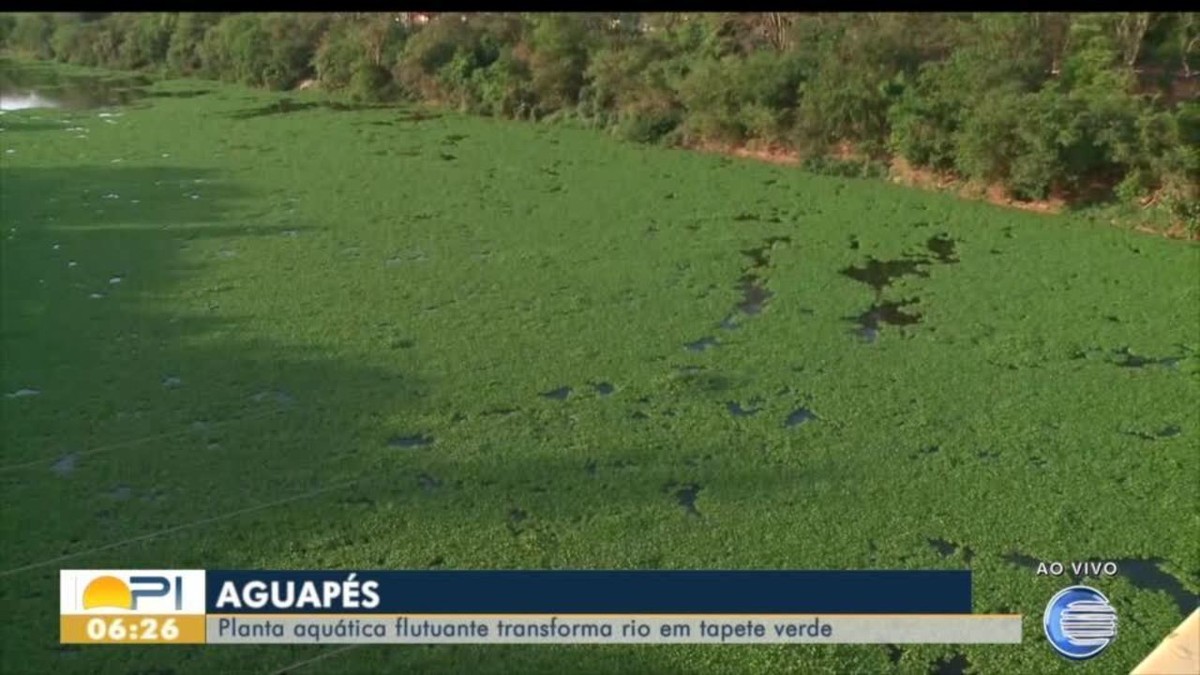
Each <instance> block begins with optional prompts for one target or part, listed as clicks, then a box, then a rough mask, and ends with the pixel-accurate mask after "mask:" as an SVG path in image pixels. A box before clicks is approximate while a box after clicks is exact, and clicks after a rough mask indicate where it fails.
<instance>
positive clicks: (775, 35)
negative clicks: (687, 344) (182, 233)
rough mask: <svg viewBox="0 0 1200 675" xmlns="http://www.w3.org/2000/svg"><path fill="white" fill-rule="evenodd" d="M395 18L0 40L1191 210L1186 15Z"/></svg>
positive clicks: (41, 27) (124, 18)
mask: <svg viewBox="0 0 1200 675" xmlns="http://www.w3.org/2000/svg"><path fill="white" fill-rule="evenodd" d="M399 16H400V15H398V14H388V13H337V14H317V13H307V14H302V13H272V14H251V13H234V14H200V13H180V14H175V13H154V14H151V13H143V14H136V13H111V14H109V13H92V14H45V13H40V14H39V13H27V14H13V15H0V44H3V45H4V46H5V47H6V48H7V49H9V50H12V51H14V52H17V53H19V54H25V55H28V56H35V57H38V58H56V59H59V60H63V61H68V62H71V63H78V64H81V65H92V66H107V67H113V68H125V69H140V68H165V69H167V70H169V71H171V72H174V73H178V74H183V75H192V74H195V75H203V76H208V77H213V78H219V79H224V80H229V81H235V82H240V83H244V84H249V85H254V86H260V87H268V88H272V89H288V88H292V87H294V86H296V84H297V83H299V82H300V81H302V80H304V79H306V78H308V77H312V76H315V77H316V78H317V79H318V80H319V82H320V83H321V85H322V87H323V88H324V89H326V90H328V91H334V92H345V93H347V94H348V95H350V96H352V97H354V98H356V99H359V100H366V101H378V100H386V99H389V98H393V97H396V96H398V95H399V96H406V97H408V98H411V99H415V100H420V101H426V102H431V103H441V104H447V105H452V106H454V107H456V108H459V109H461V110H464V111H470V112H475V113H480V114H485V115H496V116H502V117H509V118H518V119H553V120H565V119H571V120H575V121H578V122H581V123H583V124H586V125H588V126H591V127H593V128H601V129H608V130H610V131H611V132H613V133H614V134H616V135H618V136H620V137H622V138H625V139H629V140H636V141H641V142H663V141H672V142H674V141H680V142H683V143H685V144H709V143H714V142H715V143H723V144H734V143H741V142H746V141H757V142H765V143H770V144H784V145H788V144H790V145H792V146H794V147H795V148H796V149H799V150H801V151H802V152H803V153H804V154H805V155H806V156H818V157H819V156H824V155H831V154H832V153H831V150H832V149H833V148H837V147H840V146H843V145H847V144H848V145H850V146H851V147H853V148H854V149H856V150H857V151H859V152H860V153H863V154H865V155H866V156H869V157H872V158H875V159H882V158H884V157H886V156H888V155H899V156H901V157H903V158H905V159H906V160H907V161H908V162H909V163H910V164H912V165H914V166H917V167H923V168H927V169H932V170H935V171H953V172H957V173H959V174H962V175H963V176H965V177H967V178H970V179H974V180H978V181H983V182H986V183H989V184H999V185H1001V186H1003V187H1006V188H1008V189H1009V190H1010V191H1011V192H1012V193H1013V194H1016V195H1018V196H1024V197H1029V198H1039V197H1046V196H1048V195H1051V194H1060V195H1063V196H1066V197H1067V198H1069V199H1083V198H1084V196H1085V195H1087V199H1096V198H1100V199H1104V198H1107V199H1117V200H1120V201H1122V202H1126V203H1132V202H1138V203H1141V202H1145V201H1147V200H1149V202H1150V203H1152V204H1154V205H1155V206H1156V208H1161V210H1163V211H1164V212H1170V213H1176V214H1188V213H1191V211H1189V209H1190V208H1192V207H1191V206H1190V204H1191V203H1192V202H1193V201H1194V195H1195V190H1193V189H1191V187H1190V186H1191V183H1192V182H1194V181H1192V180H1191V179H1192V178H1194V169H1193V168H1191V167H1192V166H1193V164H1194V156H1195V152H1196V147H1197V143H1196V141H1195V140H1193V139H1192V138H1191V137H1190V136H1189V135H1188V134H1187V133H1185V131H1184V129H1185V128H1187V125H1188V123H1187V122H1186V120H1185V118H1186V117H1187V114H1190V113H1187V114H1185V113H1182V112H1179V111H1181V110H1182V108H1183V107H1186V106H1187V100H1186V99H1187V97H1188V93H1187V92H1188V87H1189V86H1193V87H1194V85H1189V82H1190V80H1189V79H1188V77H1186V76H1187V75H1188V74H1189V73H1192V72H1193V71H1194V70H1195V69H1196V68H1200V63H1197V56H1198V54H1197V52H1200V19H1197V15H1196V13H1154V14H1150V13H1124V14H1118V13H1080V14H1069V15H1068V14H1052V13H979V14H964V13H955V14H949V13H933V14H922V15H917V14H887V13H867V14H828V13H827V14H797V13H773V14H749V13H682V12H675V13H662V14H641V15H638V14H622V15H620V16H619V19H620V21H619V23H615V24H614V23H613V22H612V20H613V19H614V18H617V16H618V15H615V14H596V13H551V14H544V13H543V14H516V13H481V14H473V15H468V16H464V15H460V14H455V13H443V14H439V15H437V16H436V17H435V18H434V19H433V21H431V22H430V23H428V24H427V25H416V26H411V27H407V26H406V25H405V24H403V23H401V22H400V21H399ZM1135 66H1136V67H1137V68H1139V69H1141V72H1140V74H1139V73H1138V72H1135V70H1134V67H1135ZM1193 98H1194V96H1193ZM1181 99H1183V103H1182V105H1181V104H1180V103H1179V101H1180V100H1181ZM839 166H840V165H839ZM814 169H815V170H820V171H829V170H831V169H828V168H826V167H825V166H824V165H820V166H818V165H814ZM832 170H833V171H836V172H846V171H851V170H850V169H843V168H837V169H832ZM853 171H858V170H857V169H854V170H853Z"/></svg>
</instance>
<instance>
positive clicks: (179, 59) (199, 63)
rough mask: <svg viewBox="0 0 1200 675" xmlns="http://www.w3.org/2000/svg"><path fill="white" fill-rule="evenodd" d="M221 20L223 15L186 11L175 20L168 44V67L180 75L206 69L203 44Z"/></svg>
mask: <svg viewBox="0 0 1200 675" xmlns="http://www.w3.org/2000/svg"><path fill="white" fill-rule="evenodd" d="M220 21H221V15H219V14H209V13H190V12H185V13H182V14H180V15H179V18H178V20H176V22H175V30H174V32H173V33H171V40H170V42H169V43H168V45H167V68H168V69H169V70H170V71H171V72H173V73H178V74H180V75H192V74H195V73H200V72H201V71H203V70H204V56H203V52H202V46H203V44H204V40H205V36H206V35H207V33H208V31H209V30H210V29H211V28H212V27H213V26H215V25H217V23H219V22H220Z"/></svg>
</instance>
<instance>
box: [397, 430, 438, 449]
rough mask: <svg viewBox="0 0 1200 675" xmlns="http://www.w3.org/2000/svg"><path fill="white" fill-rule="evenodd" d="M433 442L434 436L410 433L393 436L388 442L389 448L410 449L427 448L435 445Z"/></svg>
mask: <svg viewBox="0 0 1200 675" xmlns="http://www.w3.org/2000/svg"><path fill="white" fill-rule="evenodd" d="M433 442H434V438H433V436H429V435H426V434H409V435H406V436H401V435H397V436H392V437H391V438H389V439H388V441H387V444H388V447H389V448H402V449H406V450H408V449H412V448H425V447H428V446H430V445H433Z"/></svg>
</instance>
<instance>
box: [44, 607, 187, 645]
mask: <svg viewBox="0 0 1200 675" xmlns="http://www.w3.org/2000/svg"><path fill="white" fill-rule="evenodd" d="M58 625H59V641H60V642H61V643H62V644H97V643H109V644H112V643H128V642H136V643H139V644H194V645H198V644H204V643H205V642H206V635H207V626H206V625H205V619H204V615H203V614H142V615H137V614H134V615H131V614H67V615H63V616H60V617H59V619H58Z"/></svg>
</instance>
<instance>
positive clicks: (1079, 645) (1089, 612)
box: [1042, 586, 1117, 661]
mask: <svg viewBox="0 0 1200 675" xmlns="http://www.w3.org/2000/svg"><path fill="white" fill-rule="evenodd" d="M1042 628H1043V629H1044V630H1045V632H1046V639H1047V640H1049V641H1050V646H1051V647H1054V650H1055V651H1056V652H1058V653H1059V654H1061V655H1063V656H1064V657H1066V658H1068V659H1072V660H1074V661H1085V660H1087V659H1090V658H1092V657H1095V656H1098V655H1099V654H1100V653H1101V652H1103V651H1104V650H1105V649H1108V646H1109V645H1111V644H1112V643H1113V641H1114V640H1116V639H1117V611H1116V610H1115V609H1113V606H1112V604H1111V603H1110V602H1109V601H1108V598H1107V597H1105V595H1104V594H1103V593H1101V592H1100V591H1098V590H1096V589H1094V588H1091V587H1088V586H1069V587H1067V588H1064V589H1063V590H1061V591H1059V592H1058V593H1056V594H1055V595H1054V597H1052V598H1050V602H1049V603H1047V604H1046V612H1045V614H1044V615H1043V616H1042Z"/></svg>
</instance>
